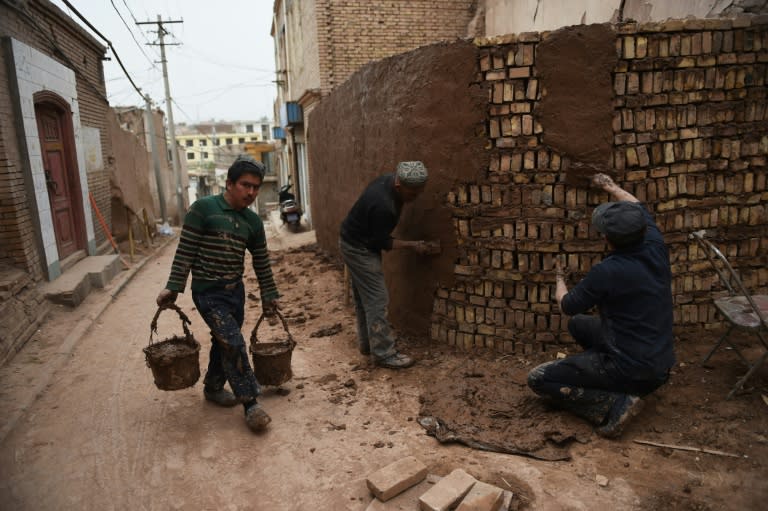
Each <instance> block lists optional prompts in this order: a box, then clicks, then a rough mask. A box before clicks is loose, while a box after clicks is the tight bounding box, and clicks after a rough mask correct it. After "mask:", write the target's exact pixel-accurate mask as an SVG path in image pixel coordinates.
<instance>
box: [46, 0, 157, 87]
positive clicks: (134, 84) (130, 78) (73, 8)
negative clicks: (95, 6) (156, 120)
mask: <svg viewBox="0 0 768 511" xmlns="http://www.w3.org/2000/svg"><path fill="white" fill-rule="evenodd" d="M61 1H62V2H64V5H66V6H67V7H69V8H70V9H71V10H72V12H73V13H75V15H76V16H77V17H78V18H80V20H81V21H82V22H83V23H85V24H86V25H87V26H88V28H90V29H91V30H93V32H94V33H95V34H96V35H98V36H99V37H101V38H102V39H103V40H104V41H106V43H107V45H108V46H109V49H110V50H112V55H114V56H115V60H117V63H118V64H119V65H120V68H121V69H122V70H123V73H125V76H127V77H128V81H129V82H131V85H133V88H134V89H136V92H137V93H138V94H139V96H141V97H142V99H143V98H144V94H142V92H141V89H140V88H139V87H138V86H137V85H136V83H135V82H134V81H133V78H132V77H131V75H130V73H128V70H127V69H125V66H124V65H123V61H122V60H120V56H119V55H118V54H117V51H115V47H114V46H112V41H110V40H109V39H107V38H106V37H104V35H103V34H102V33H101V32H99V31H98V30H97V29H96V27H94V26H93V24H91V22H90V21H88V20H87V19H86V18H85V16H83V15H82V14H80V11H78V10H77V9H75V7H74V6H73V5H72V4H71V3H70V2H69V0H61ZM107 102H108V101H107Z"/></svg>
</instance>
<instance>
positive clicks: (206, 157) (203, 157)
mask: <svg viewBox="0 0 768 511" xmlns="http://www.w3.org/2000/svg"><path fill="white" fill-rule="evenodd" d="M201 158H202V159H204V160H207V159H208V153H206V152H205V151H203V155H202V156H201Z"/></svg>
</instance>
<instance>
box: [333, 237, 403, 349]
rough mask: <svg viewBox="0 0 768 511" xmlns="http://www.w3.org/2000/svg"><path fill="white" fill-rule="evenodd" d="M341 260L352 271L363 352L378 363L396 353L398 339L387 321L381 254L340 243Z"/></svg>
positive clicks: (386, 293) (358, 336)
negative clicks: (368, 353) (367, 353)
mask: <svg viewBox="0 0 768 511" xmlns="http://www.w3.org/2000/svg"><path fill="white" fill-rule="evenodd" d="M339 248H340V249H341V257H342V259H344V264H346V265H347V268H348V269H349V276H350V280H351V281H352V292H353V293H354V295H355V313H356V315H357V342H358V344H359V349H360V351H361V352H363V353H365V352H368V351H370V353H371V356H372V357H373V358H374V359H376V360H382V359H385V358H387V357H389V356H391V355H394V354H395V353H396V350H395V335H394V333H393V332H392V327H391V326H390V324H389V320H388V319H387V305H388V304H389V294H388V292H387V285H386V283H385V282H384V272H383V270H382V267H381V254H380V253H379V254H377V253H374V252H371V251H370V250H368V249H367V248H365V247H358V246H355V245H352V244H350V243H347V242H346V241H344V240H339Z"/></svg>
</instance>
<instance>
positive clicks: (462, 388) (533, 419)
mask: <svg viewBox="0 0 768 511" xmlns="http://www.w3.org/2000/svg"><path fill="white" fill-rule="evenodd" d="M445 355H448V357H449V358H448V359H447V361H446V362H445V363H444V364H441V365H443V368H442V369H440V370H439V372H438V375H439V376H438V379H437V381H435V383H434V384H433V385H430V386H429V387H428V388H426V389H425V390H424V393H423V394H422V398H421V401H422V407H421V411H420V417H419V423H420V424H421V425H422V427H424V429H426V430H427V432H428V433H429V434H430V435H432V436H434V437H435V438H437V439H438V440H439V441H440V442H459V443H462V444H465V445H467V446H469V447H472V448H475V449H481V450H486V451H495V452H502V453H508V454H520V455H525V456H531V457H534V458H538V459H542V460H549V461H555V460H567V459H570V454H569V451H568V445H569V444H570V443H571V442H573V441H579V442H582V443H585V442H587V441H589V437H590V435H591V428H590V427H589V426H588V425H587V424H586V423H585V422H584V421H581V420H579V419H577V418H575V417H572V416H570V415H568V414H563V413H555V412H553V410H551V409H550V408H549V407H548V406H547V404H546V402H545V401H544V400H542V399H539V398H538V397H537V396H535V395H534V394H533V393H532V392H530V390H528V388H527V385H526V374H527V371H526V369H525V366H523V367H521V363H520V362H516V361H515V362H510V361H509V359H508V358H505V357H498V358H494V357H493V356H492V354H488V353H486V354H484V356H475V357H472V358H471V359H466V358H465V357H462V356H459V357H453V356H451V355H449V354H441V356H440V358H441V359H442V358H445ZM526 365H527V364H526Z"/></svg>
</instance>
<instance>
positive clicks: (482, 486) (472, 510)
mask: <svg viewBox="0 0 768 511" xmlns="http://www.w3.org/2000/svg"><path fill="white" fill-rule="evenodd" d="M503 502H504V490H502V489H501V488H498V487H496V486H493V485H491V484H487V483H483V482H481V481H478V482H477V483H475V485H474V486H472V489H471V490H469V493H467V496H466V497H464V500H462V501H461V504H459V507H457V508H456V511H498V510H499V509H500V508H501V504H502V503H503Z"/></svg>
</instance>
